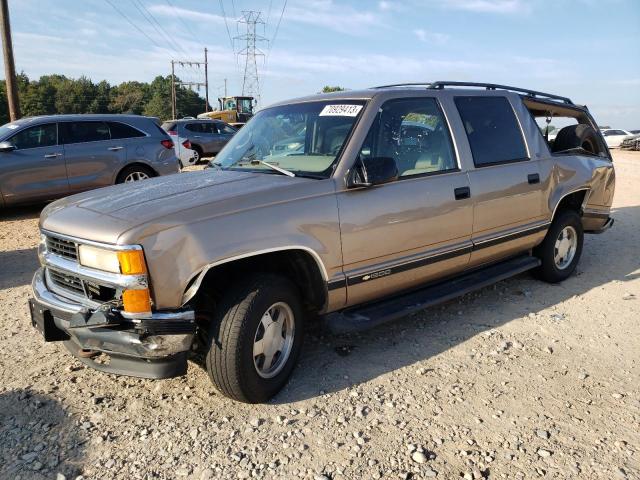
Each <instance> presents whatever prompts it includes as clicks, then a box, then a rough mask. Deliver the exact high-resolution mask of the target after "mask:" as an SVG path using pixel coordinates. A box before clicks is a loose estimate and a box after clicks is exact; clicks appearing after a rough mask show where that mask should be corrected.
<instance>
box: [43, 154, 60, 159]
mask: <svg viewBox="0 0 640 480" xmlns="http://www.w3.org/2000/svg"><path fill="white" fill-rule="evenodd" d="M61 156H62V154H61V153H47V154H46V155H45V156H44V158H56V157H61Z"/></svg>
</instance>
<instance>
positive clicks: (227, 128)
mask: <svg viewBox="0 0 640 480" xmlns="http://www.w3.org/2000/svg"><path fill="white" fill-rule="evenodd" d="M218 131H219V132H220V133H226V134H228V135H233V134H234V133H236V129H235V128H233V127H232V126H231V125H227V124H225V123H218Z"/></svg>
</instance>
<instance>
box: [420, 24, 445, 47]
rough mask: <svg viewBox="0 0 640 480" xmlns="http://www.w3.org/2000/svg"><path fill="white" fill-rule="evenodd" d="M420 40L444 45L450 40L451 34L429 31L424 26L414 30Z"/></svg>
mask: <svg viewBox="0 0 640 480" xmlns="http://www.w3.org/2000/svg"><path fill="white" fill-rule="evenodd" d="M413 33H414V34H415V36H416V37H418V40H420V41H421V42H426V43H435V44H436V45H444V44H445V43H447V41H448V40H449V35H447V34H445V33H437V32H428V31H426V30H424V29H422V28H418V29H416V30H414V31H413Z"/></svg>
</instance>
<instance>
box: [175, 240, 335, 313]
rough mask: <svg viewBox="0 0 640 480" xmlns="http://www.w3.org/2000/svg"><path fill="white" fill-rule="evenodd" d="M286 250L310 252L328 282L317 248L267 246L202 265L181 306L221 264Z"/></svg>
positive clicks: (192, 279) (192, 278)
mask: <svg viewBox="0 0 640 480" xmlns="http://www.w3.org/2000/svg"><path fill="white" fill-rule="evenodd" d="M286 250H302V251H304V252H306V253H309V254H310V255H311V256H312V257H313V259H314V260H315V262H316V264H317V266H318V270H319V271H320V275H321V276H322V279H323V280H324V282H325V284H328V281H329V276H328V274H327V269H326V267H325V265H324V263H322V259H321V258H320V255H318V253H317V252H316V251H315V250H313V249H311V248H309V247H305V246H303V245H286V246H283V247H274V248H266V249H264V250H256V251H252V252H247V253H243V254H240V255H234V256H232V257H227V258H224V259H221V260H217V261H215V262H211V263H207V264H206V265H205V266H204V267H202V269H200V271H199V272H198V273H196V274H195V275H192V277H191V280H190V281H189V283H190V284H191V285H190V286H189V288H187V289H186V290H185V292H184V294H183V295H182V304H181V306H184V304H186V303H187V302H188V301H189V300H191V299H192V298H193V297H194V296H195V294H196V293H197V292H198V290H200V285H201V284H202V280H203V279H204V277H205V275H206V274H207V272H209V270H211V269H212V268H215V267H217V266H219V265H224V264H225V263H230V262H233V261H236V260H242V259H245V258H251V257H257V256H259V255H264V254H267V253H274V252H283V251H286ZM194 279H195V280H194Z"/></svg>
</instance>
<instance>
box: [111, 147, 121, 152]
mask: <svg viewBox="0 0 640 480" xmlns="http://www.w3.org/2000/svg"><path fill="white" fill-rule="evenodd" d="M123 148H124V147H109V148H107V150H110V151H112V152H117V151H118V150H122V149H123Z"/></svg>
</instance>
